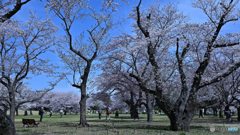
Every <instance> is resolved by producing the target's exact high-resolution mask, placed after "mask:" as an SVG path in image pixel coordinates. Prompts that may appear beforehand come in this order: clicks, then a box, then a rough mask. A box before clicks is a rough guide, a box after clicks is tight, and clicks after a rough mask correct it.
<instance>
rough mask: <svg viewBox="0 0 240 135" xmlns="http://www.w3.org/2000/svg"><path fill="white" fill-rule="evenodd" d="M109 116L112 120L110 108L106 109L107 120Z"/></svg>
mask: <svg viewBox="0 0 240 135" xmlns="http://www.w3.org/2000/svg"><path fill="white" fill-rule="evenodd" d="M107 118H108V119H109V120H110V111H109V109H108V108H107V109H106V120H107Z"/></svg>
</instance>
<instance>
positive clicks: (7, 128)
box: [0, 109, 15, 135]
mask: <svg viewBox="0 0 240 135" xmlns="http://www.w3.org/2000/svg"><path fill="white" fill-rule="evenodd" d="M0 121H1V122H0V135H15V126H14V123H13V121H12V120H11V119H10V118H9V117H8V116H7V115H6V114H5V113H4V112H3V111H2V110H1V109H0Z"/></svg>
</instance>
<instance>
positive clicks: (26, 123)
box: [22, 118, 39, 127]
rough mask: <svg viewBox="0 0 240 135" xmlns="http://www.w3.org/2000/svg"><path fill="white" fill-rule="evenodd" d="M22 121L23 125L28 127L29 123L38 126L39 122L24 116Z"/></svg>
mask: <svg viewBox="0 0 240 135" xmlns="http://www.w3.org/2000/svg"><path fill="white" fill-rule="evenodd" d="M22 123H23V126H24V125H28V127H29V125H32V124H33V126H34V125H36V126H37V127H38V124H39V123H36V121H35V119H26V118H23V119H22Z"/></svg>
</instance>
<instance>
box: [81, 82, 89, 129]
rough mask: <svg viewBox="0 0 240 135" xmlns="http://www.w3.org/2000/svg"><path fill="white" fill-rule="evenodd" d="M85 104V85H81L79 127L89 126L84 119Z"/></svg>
mask: <svg viewBox="0 0 240 135" xmlns="http://www.w3.org/2000/svg"><path fill="white" fill-rule="evenodd" d="M86 102H87V94H86V84H83V85H82V88H81V100H80V102H79V104H80V123H79V126H82V127H86V126H89V124H88V123H87V119H86Z"/></svg>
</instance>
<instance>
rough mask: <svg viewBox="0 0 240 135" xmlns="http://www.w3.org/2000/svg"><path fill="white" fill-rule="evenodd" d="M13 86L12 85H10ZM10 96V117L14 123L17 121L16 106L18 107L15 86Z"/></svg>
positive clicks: (11, 89)
mask: <svg viewBox="0 0 240 135" xmlns="http://www.w3.org/2000/svg"><path fill="white" fill-rule="evenodd" d="M10 87H11V86H10ZM9 98H10V102H11V104H10V119H11V120H12V122H13V123H14V121H15V107H16V101H15V92H14V90H13V88H12V87H11V88H10V92H9Z"/></svg>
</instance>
